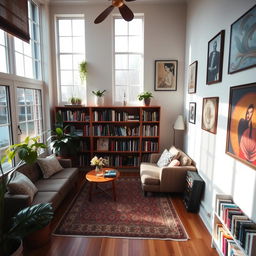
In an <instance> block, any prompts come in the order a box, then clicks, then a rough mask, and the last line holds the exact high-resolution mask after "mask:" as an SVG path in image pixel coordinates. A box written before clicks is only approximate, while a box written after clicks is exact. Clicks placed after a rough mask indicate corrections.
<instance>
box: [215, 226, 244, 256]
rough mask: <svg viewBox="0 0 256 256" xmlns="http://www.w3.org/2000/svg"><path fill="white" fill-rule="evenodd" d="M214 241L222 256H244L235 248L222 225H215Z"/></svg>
mask: <svg viewBox="0 0 256 256" xmlns="http://www.w3.org/2000/svg"><path fill="white" fill-rule="evenodd" d="M216 240H217V243H218V245H219V248H220V250H221V252H222V253H223V255H224V256H244V253H243V252H242V251H241V250H240V248H239V247H238V246H237V244H236V243H235V241H234V240H233V239H232V236H230V235H229V234H228V233H227V232H226V230H225V228H224V227H223V226H222V224H217V225H216Z"/></svg>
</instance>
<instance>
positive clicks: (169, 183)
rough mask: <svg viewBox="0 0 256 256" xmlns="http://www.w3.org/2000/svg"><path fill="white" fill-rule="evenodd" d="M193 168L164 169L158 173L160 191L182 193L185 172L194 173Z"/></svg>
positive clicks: (194, 169) (176, 167) (194, 168)
mask: <svg viewBox="0 0 256 256" xmlns="http://www.w3.org/2000/svg"><path fill="white" fill-rule="evenodd" d="M196 170H197V169H196V167H195V166H192V165H191V166H175V167H164V168H162V170H161V172H160V190H161V191H163V192H183V191H184V186H185V180H186V172H187V171H196Z"/></svg>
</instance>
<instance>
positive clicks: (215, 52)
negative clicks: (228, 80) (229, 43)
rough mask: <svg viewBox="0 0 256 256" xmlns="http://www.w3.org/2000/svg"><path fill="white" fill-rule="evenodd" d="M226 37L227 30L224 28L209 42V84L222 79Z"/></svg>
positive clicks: (207, 80)
mask: <svg viewBox="0 0 256 256" xmlns="http://www.w3.org/2000/svg"><path fill="white" fill-rule="evenodd" d="M224 38H225V30H222V31H220V32H219V33H218V34H217V35H216V36H215V37H214V38H212V39H211V40H210V41H209V43H208V55H207V56H208V57H207V76H206V83H207V84H215V83H218V82H221V81H222V66H223V52H224Z"/></svg>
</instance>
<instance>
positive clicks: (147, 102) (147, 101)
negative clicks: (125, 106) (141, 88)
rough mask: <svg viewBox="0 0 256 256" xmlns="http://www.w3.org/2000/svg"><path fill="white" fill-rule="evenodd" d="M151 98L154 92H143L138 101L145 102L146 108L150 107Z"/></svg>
mask: <svg viewBox="0 0 256 256" xmlns="http://www.w3.org/2000/svg"><path fill="white" fill-rule="evenodd" d="M151 98H153V94H152V92H142V93H140V94H139V95H138V100H139V101H142V100H144V104H145V106H149V105H150V101H151Z"/></svg>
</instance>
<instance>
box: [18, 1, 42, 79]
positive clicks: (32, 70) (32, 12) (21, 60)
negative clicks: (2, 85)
mask: <svg viewBox="0 0 256 256" xmlns="http://www.w3.org/2000/svg"><path fill="white" fill-rule="evenodd" d="M28 18H29V30H30V38H31V39H30V43H29V44H28V43H25V42H23V41H22V40H20V39H18V38H16V37H15V39H14V47H15V62H16V74H17V75H19V76H25V77H29V78H34V79H41V55H40V37H39V10H38V6H37V5H36V4H35V3H33V2H32V1H31V0H29V1H28Z"/></svg>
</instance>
